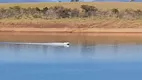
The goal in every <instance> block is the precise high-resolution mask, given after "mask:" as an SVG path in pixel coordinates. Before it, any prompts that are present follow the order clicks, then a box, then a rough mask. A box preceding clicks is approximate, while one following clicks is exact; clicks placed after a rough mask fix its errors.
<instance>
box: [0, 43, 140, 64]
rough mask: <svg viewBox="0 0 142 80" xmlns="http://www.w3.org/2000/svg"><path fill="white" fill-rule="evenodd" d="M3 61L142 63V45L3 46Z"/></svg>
mask: <svg viewBox="0 0 142 80" xmlns="http://www.w3.org/2000/svg"><path fill="white" fill-rule="evenodd" d="M0 51H1V53H0V60H1V61H8V62H11V61H14V62H15V61H16V62H20V61H22V62H31V61H32V62H33V61H34V62H52V61H53V62H54V61H55V62H56V61H74V60H75V61H76V60H77V61H84V60H85V61H86V60H91V61H96V60H98V61H103V60H104V61H107V60H113V61H142V59H141V56H142V45H139V44H97V45H90V46H89V45H71V46H70V47H62V46H45V45H43V46H42V45H21V44H16V45H14V44H1V45H0Z"/></svg>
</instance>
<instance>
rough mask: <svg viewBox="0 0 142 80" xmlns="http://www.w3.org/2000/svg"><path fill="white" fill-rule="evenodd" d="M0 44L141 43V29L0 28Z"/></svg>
mask: <svg viewBox="0 0 142 80" xmlns="http://www.w3.org/2000/svg"><path fill="white" fill-rule="evenodd" d="M0 41H1V42H65V41H69V42H71V43H74V44H79V43H81V44H94V43H95V44H96V43H142V29H130V28H129V29H97V28H88V29H84V28H83V29H76V28H75V29H70V28H68V29H67V28H60V29H56V28H0Z"/></svg>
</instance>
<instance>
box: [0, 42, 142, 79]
mask: <svg viewBox="0 0 142 80" xmlns="http://www.w3.org/2000/svg"><path fill="white" fill-rule="evenodd" d="M0 80H142V45H141V44H104V45H103V44H97V45H91V46H89V45H70V47H62V46H60V47H59V46H42V45H40V46H35V45H14V44H0Z"/></svg>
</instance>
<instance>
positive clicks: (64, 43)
mask: <svg viewBox="0 0 142 80" xmlns="http://www.w3.org/2000/svg"><path fill="white" fill-rule="evenodd" d="M0 44H17V45H18V44H21V45H45V46H46V45H47V46H64V47H69V45H70V44H69V42H51V43H24V42H0Z"/></svg>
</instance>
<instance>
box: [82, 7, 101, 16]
mask: <svg viewBox="0 0 142 80" xmlns="http://www.w3.org/2000/svg"><path fill="white" fill-rule="evenodd" d="M81 9H82V10H83V12H84V17H89V16H94V15H95V12H96V11H97V10H98V9H97V8H96V7H94V6H88V5H81Z"/></svg>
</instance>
